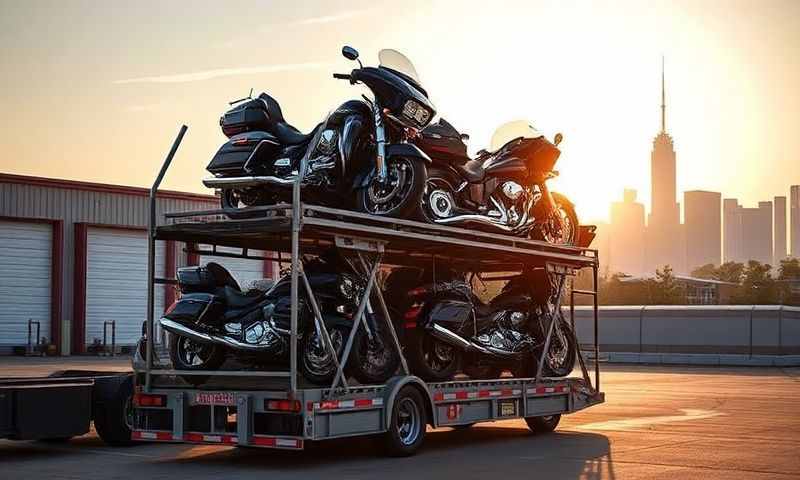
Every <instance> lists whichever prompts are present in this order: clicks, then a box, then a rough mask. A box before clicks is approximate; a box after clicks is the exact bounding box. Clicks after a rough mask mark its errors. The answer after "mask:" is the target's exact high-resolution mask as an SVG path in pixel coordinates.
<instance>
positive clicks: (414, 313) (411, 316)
mask: <svg viewBox="0 0 800 480" xmlns="http://www.w3.org/2000/svg"><path fill="white" fill-rule="evenodd" d="M421 311H422V305H414V306H413V307H411V308H409V309H408V311H406V313H405V315H403V318H405V319H406V320H416V319H417V317H418V316H419V312H421Z"/></svg>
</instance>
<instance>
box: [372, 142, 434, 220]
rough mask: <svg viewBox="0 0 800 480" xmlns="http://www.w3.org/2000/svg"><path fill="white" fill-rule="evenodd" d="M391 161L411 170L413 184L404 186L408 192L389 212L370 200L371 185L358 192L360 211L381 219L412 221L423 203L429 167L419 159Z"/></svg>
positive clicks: (404, 158)
mask: <svg viewBox="0 0 800 480" xmlns="http://www.w3.org/2000/svg"><path fill="white" fill-rule="evenodd" d="M389 161H398V162H403V163H404V164H405V165H407V166H408V167H410V169H411V174H412V175H411V182H410V185H405V186H404V187H405V189H406V191H405V192H404V193H402V195H403V198H401V199H400V202H399V203H397V204H396V205H392V206H391V207H390V208H388V209H387V210H383V211H380V208H377V207H376V206H375V205H374V204H373V203H372V200H371V199H370V195H369V190H370V188H372V184H370V185H368V186H366V187H364V188H359V189H358V190H357V191H356V202H357V206H358V210H359V211H360V212H363V213H369V214H371V215H379V216H381V217H393V218H405V219H412V218H414V217H415V216H416V215H417V212H418V210H419V208H420V204H421V202H422V194H423V192H424V190H425V182H426V181H427V180H428V170H427V167H426V165H425V162H424V161H423V160H422V159H419V158H406V157H402V158H398V159H389ZM407 183H408V182H407Z"/></svg>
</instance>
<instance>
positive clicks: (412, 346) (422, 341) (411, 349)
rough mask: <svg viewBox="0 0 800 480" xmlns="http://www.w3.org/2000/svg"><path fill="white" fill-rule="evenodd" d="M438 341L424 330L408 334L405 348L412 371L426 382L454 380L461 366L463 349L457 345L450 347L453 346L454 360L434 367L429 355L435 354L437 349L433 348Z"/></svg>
mask: <svg viewBox="0 0 800 480" xmlns="http://www.w3.org/2000/svg"><path fill="white" fill-rule="evenodd" d="M436 342H440V341H439V340H437V339H435V338H433V337H432V336H431V335H430V334H428V333H426V332H424V331H417V332H414V333H413V334H410V335H408V337H407V338H406V340H405V345H406V346H405V349H404V350H405V352H406V358H407V359H408V363H409V368H410V369H411V373H413V374H414V375H416V376H418V377H420V378H421V379H423V380H425V381H426V382H446V381H448V380H452V379H453V376H455V374H456V373H457V372H458V369H459V367H460V366H461V357H462V354H461V351H460V350H458V349H457V348H455V347H450V348H452V355H453V357H452V360H451V361H450V362H449V363H447V364H443V365H442V366H440V367H439V368H433V367H432V366H431V364H430V361H429V359H428V356H430V355H433V354H435V350H433V349H435V348H436ZM432 350H433V351H432Z"/></svg>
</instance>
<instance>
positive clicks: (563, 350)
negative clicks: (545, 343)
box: [547, 319, 568, 371]
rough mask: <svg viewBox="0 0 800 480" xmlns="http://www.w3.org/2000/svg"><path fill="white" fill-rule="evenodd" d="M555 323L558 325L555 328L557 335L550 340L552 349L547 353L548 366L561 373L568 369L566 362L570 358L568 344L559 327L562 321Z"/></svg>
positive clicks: (558, 320)
mask: <svg viewBox="0 0 800 480" xmlns="http://www.w3.org/2000/svg"><path fill="white" fill-rule="evenodd" d="M555 321H556V324H555V325H554V328H553V330H554V331H553V333H554V334H555V335H554V336H553V338H551V340H550V349H549V350H548V352H547V364H548V365H549V366H550V369H551V370H554V371H560V370H563V369H564V368H566V365H564V362H566V360H567V357H568V355H567V354H568V352H567V348H568V343H567V341H566V339H565V338H564V332H563V331H562V329H561V326H560V325H559V324H560V323H561V321H560V319H556V320H555Z"/></svg>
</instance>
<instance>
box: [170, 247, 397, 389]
mask: <svg viewBox="0 0 800 480" xmlns="http://www.w3.org/2000/svg"><path fill="white" fill-rule="evenodd" d="M303 271H304V272H305V273H306V276H307V278H308V282H309V284H310V286H311V288H312V291H313V292H314V297H315V298H316V300H317V301H318V302H319V308H320V311H321V315H322V318H323V321H324V326H325V330H326V331H327V332H328V334H327V335H326V334H325V331H323V325H322V324H320V323H319V322H318V321H317V317H316V315H315V314H314V311H313V307H312V306H311V304H310V302H309V297H308V296H307V294H306V293H305V292H303V293H301V294H300V295H299V298H298V301H299V305H298V312H299V320H298V335H299V340H298V356H297V358H298V366H299V369H300V371H301V372H302V374H303V376H304V377H305V378H306V379H307V380H309V381H310V382H312V383H314V384H318V385H329V384H330V383H331V382H332V381H333V377H334V375H335V374H336V362H335V361H334V359H333V358H332V355H330V352H331V351H335V352H336V353H337V357H341V354H342V352H343V351H344V346H345V343H346V341H347V338H348V335H349V333H350V329H351V327H352V326H353V321H354V319H353V316H354V314H355V313H356V309H357V304H358V300H359V298H360V296H361V293H362V292H363V289H364V285H363V282H361V280H360V279H361V278H362V277H361V276H360V275H359V274H357V273H356V272H355V271H354V269H353V265H352V264H351V263H350V261H348V260H347V259H345V258H343V257H341V256H340V255H338V254H337V253H336V251H335V250H329V251H327V252H326V253H325V254H323V255H322V256H320V257H319V258H316V259H307V260H304V261H303ZM178 285H179V288H180V290H181V297H180V298H179V299H178V300H177V301H176V302H175V303H174V304H173V305H172V306H171V307H170V308H169V309H168V310H167V312H166V313H165V314H164V316H163V317H162V318H161V320H160V325H161V327H162V328H163V329H164V330H166V331H167V332H169V333H170V334H171V335H170V336H169V337H170V343H169V355H170V360H171V361H172V364H173V366H174V368H176V369H179V370H217V369H218V368H219V367H221V366H222V364H223V363H224V362H225V361H226V359H228V358H231V359H233V360H234V361H235V362H236V363H238V364H239V365H244V366H247V365H250V366H256V367H258V366H263V365H275V364H286V363H287V361H288V354H289V337H290V335H291V320H290V315H291V278H290V275H288V274H286V275H284V276H283V277H282V278H281V279H279V280H278V281H277V283H275V284H274V285H272V286H271V288H268V289H266V290H249V291H247V292H243V291H242V290H241V288H240V287H239V285H238V283H237V282H236V280H235V279H234V278H233V277H232V276H231V275H230V273H229V272H228V271H227V270H225V268H224V267H222V266H221V265H219V264H217V263H213V262H211V263H208V264H207V265H206V266H203V267H186V268H181V269H179V270H178ZM364 320H365V321H363V322H362V323H361V325H359V329H358V330H357V333H356V336H355V338H354V343H353V349H352V353H351V358H350V361H348V363H347V367H348V371H347V373H349V374H351V375H352V376H354V377H355V378H356V379H357V380H358V381H359V382H361V383H381V382H384V381H386V380H387V379H388V378H389V377H390V376H391V375H392V374H393V373H394V372H395V370H396V369H397V367H398V365H399V361H400V359H399V356H398V355H397V352H396V350H395V349H394V348H392V347H391V337H390V336H389V335H390V334H389V332H388V330H387V329H386V327H385V322H384V321H383V319H381V318H379V317H377V315H375V314H372V313H371V312H365V314H364ZM184 379H185V380H186V381H188V382H190V383H196V384H197V383H203V382H204V381H205V380H207V378H205V377H203V376H197V375H186V376H185V378H184Z"/></svg>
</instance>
